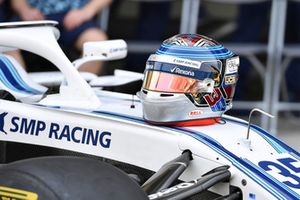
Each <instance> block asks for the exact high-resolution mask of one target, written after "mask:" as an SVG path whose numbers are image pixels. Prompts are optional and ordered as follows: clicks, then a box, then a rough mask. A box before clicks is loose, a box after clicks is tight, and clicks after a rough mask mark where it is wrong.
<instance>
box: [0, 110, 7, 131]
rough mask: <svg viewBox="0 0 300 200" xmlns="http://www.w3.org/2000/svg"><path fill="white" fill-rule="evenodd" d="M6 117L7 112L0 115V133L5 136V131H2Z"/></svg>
mask: <svg viewBox="0 0 300 200" xmlns="http://www.w3.org/2000/svg"><path fill="white" fill-rule="evenodd" d="M6 115H7V112H4V113H1V114H0V132H2V133H5V134H7V133H6V131H5V130H4V118H5V116H6Z"/></svg>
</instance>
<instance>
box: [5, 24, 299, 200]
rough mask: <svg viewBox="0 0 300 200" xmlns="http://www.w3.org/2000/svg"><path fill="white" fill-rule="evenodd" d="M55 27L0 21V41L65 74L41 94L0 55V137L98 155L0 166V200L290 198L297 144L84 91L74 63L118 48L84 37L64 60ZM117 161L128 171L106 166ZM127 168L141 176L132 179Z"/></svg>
mask: <svg viewBox="0 0 300 200" xmlns="http://www.w3.org/2000/svg"><path fill="white" fill-rule="evenodd" d="M55 25H56V22H53V21H41V22H15V23H3V24H1V25H0V45H1V46H3V47H5V48H11V47H14V48H20V49H23V50H26V51H30V52H32V53H35V54H37V55H40V56H42V57H44V58H46V59H47V60H49V61H50V62H52V63H53V64H55V65H56V66H57V68H58V69H59V70H60V71H61V72H62V73H63V75H64V78H65V79H64V80H63V81H62V83H61V85H60V88H59V92H58V93H57V94H52V93H50V94H49V92H47V90H48V89H47V88H46V87H45V86H42V85H40V84H38V83H35V82H33V81H32V80H31V79H30V77H29V76H28V74H27V73H26V72H25V71H24V70H23V69H22V68H21V67H20V66H19V65H18V63H17V62H16V61H15V60H14V59H13V58H12V57H9V56H6V55H1V56H0V67H1V68H0V88H1V97H2V99H1V100H0V140H1V141H2V142H1V144H2V145H3V144H5V142H15V143H25V144H31V145H40V146H47V147H52V148H56V149H64V150H70V151H73V152H79V153H82V154H85V155H93V156H95V157H99V158H101V159H94V158H93V159H91V158H86V157H84V158H82V157H80V158H78V157H76V158H74V157H66V156H58V157H49V158H47V157H43V158H33V159H28V160H22V161H17V162H13V163H8V164H2V165H0V197H2V199H219V200H220V199H224V200H225V199H244V200H250V199H251V200H255V199H300V161H299V158H300V154H299V153H298V152H297V151H295V150H294V149H292V148H290V147H289V146H288V145H286V144H284V143H283V142H281V141H280V140H278V139H277V138H276V137H274V136H273V135H272V134H270V133H268V132H267V131H265V130H263V129H262V128H260V127H258V126H255V125H251V124H249V123H248V122H246V121H244V120H241V119H238V118H235V117H231V116H228V115H222V117H221V119H220V121H218V122H217V123H215V124H213V125H208V126H173V125H172V126H170V125H154V124H153V123H149V122H148V121H147V120H145V119H144V118H143V105H142V102H141V101H140V100H139V99H138V98H137V97H136V96H134V95H129V94H123V93H117V92H110V91H104V90H100V89H99V88H97V87H96V88H92V87H91V85H89V84H88V83H87V82H86V81H85V80H84V79H83V78H82V77H81V76H80V75H79V73H78V71H77V70H76V68H75V67H74V65H75V66H77V67H79V66H80V65H81V64H82V63H85V62H88V61H90V60H110V59H118V58H122V57H123V56H125V55H126V45H125V44H124V43H123V42H122V41H117V42H116V41H114V42H113V43H110V42H108V43H107V45H106V47H105V48H104V47H103V49H105V50H103V49H102V50H99V48H98V46H99V44H100V43H99V44H98V43H90V44H87V46H86V47H85V50H84V57H83V58H82V60H78V61H76V62H74V63H73V64H72V63H71V62H70V61H69V60H68V59H67V58H66V56H65V55H64V53H63V52H62V50H61V48H60V47H59V45H58V43H57V41H56V39H57V38H58V36H59V33H58V31H57V29H56V28H55ZM97 45H98V46H97ZM104 46H105V45H104ZM101 48H102V46H101ZM191 64H193V63H191ZM187 65H188V64H187ZM129 74H130V73H129ZM124 77H126V78H128V79H130V80H131V79H139V77H137V76H134V77H135V78H132V76H131V75H128V76H123V78H124ZM126 78H125V79H126ZM125 82H126V81H125ZM191 114H195V115H197V114H199V113H197V111H194V112H193V113H191ZM247 132H248V133H247ZM1 150H2V151H5V148H1ZM106 161H107V162H106ZM119 164H120V165H122V164H124V165H128V166H130V167H131V168H132V169H133V171H131V172H127V171H126V170H123V171H120V170H119V169H116V166H119ZM124 171H125V172H126V173H124ZM137 171H145V172H149V173H150V175H149V176H147V180H145V181H142V180H141V176H140V174H139V173H138V172H137Z"/></svg>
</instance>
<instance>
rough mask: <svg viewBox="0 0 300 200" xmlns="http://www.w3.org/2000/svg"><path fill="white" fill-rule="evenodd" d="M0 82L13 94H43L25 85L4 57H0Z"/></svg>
mask: <svg viewBox="0 0 300 200" xmlns="http://www.w3.org/2000/svg"><path fill="white" fill-rule="evenodd" d="M0 80H1V82H2V83H3V84H4V85H5V86H6V87H7V88H9V89H11V90H12V91H15V92H23V93H29V94H43V93H44V92H42V91H39V90H36V89H34V88H32V87H31V86H29V85H28V84H26V83H25V82H24V80H23V79H22V78H21V76H20V75H19V73H18V72H17V71H16V69H15V68H14V66H13V64H12V63H11V61H10V60H9V59H8V58H6V57H5V56H0Z"/></svg>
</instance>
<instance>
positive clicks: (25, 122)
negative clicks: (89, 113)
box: [0, 113, 112, 148]
mask: <svg viewBox="0 0 300 200" xmlns="http://www.w3.org/2000/svg"><path fill="white" fill-rule="evenodd" d="M6 114H7V113H6ZM6 114H5V115H6ZM1 115H3V113H2V114H1ZM1 115H0V116H1ZM5 115H4V116H5ZM9 124H10V127H9V129H6V130H9V132H11V133H18V134H26V135H32V136H40V135H42V134H43V135H45V134H46V135H47V137H48V138H49V139H53V140H61V141H67V142H72V143H77V144H86V145H93V146H100V147H102V148H110V144H111V135H112V134H111V132H109V131H100V130H97V129H91V128H86V127H81V126H71V125H68V124H64V125H62V124H58V123H55V122H44V121H42V120H36V119H27V118H21V117H18V116H13V117H12V118H11V121H10V123H9ZM1 127H2V130H0V131H1V132H4V133H6V131H5V130H4V128H3V127H4V117H2V123H1V118H0V129H1Z"/></svg>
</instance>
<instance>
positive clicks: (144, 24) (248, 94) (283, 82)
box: [1, 0, 300, 150]
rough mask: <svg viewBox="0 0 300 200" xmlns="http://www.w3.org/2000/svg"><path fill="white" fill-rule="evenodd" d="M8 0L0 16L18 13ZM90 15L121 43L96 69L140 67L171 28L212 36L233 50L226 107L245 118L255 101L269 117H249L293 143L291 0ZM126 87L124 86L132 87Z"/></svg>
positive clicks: (28, 59)
mask: <svg viewBox="0 0 300 200" xmlns="http://www.w3.org/2000/svg"><path fill="white" fill-rule="evenodd" d="M15 1H17V2H21V1H26V0H15ZM91 1H101V0H91ZM103 1H104V0H103ZM12 2H13V0H11V1H9V0H5V1H2V11H1V16H2V18H3V19H4V20H5V21H11V20H13V19H16V18H15V16H18V15H19V19H20V18H21V19H24V18H23V17H22V16H23V15H22V12H20V10H19V9H18V8H17V7H18V6H17V7H16V6H12V5H11V4H12ZM28 2H29V3H31V5H33V4H34V0H28ZM37 2H38V1H37ZM20 16H21V17H20ZM45 16H46V14H45ZM92 18H93V20H94V21H95V23H96V25H97V26H98V28H99V29H100V30H101V31H102V32H104V33H106V37H107V38H109V39H124V40H125V41H126V42H127V43H128V50H129V53H128V56H127V58H126V59H123V60H120V61H113V62H107V63H102V64H101V65H102V66H101V72H99V73H98V75H108V74H113V71H114V69H126V70H130V71H135V72H141V73H142V72H143V71H144V65H145V62H146V60H147V58H148V56H149V55H150V54H151V53H154V52H155V51H156V49H157V48H158V47H159V45H160V44H161V42H162V41H163V40H164V39H166V38H169V37H171V36H173V35H176V34H178V33H198V34H201V35H206V36H208V37H211V38H213V39H215V40H217V41H218V42H220V43H221V44H223V45H224V46H225V47H227V48H228V49H230V50H232V51H234V52H235V53H236V54H237V55H239V56H240V58H241V63H240V68H239V76H240V77H239V82H238V87H237V91H236V95H235V99H234V105H233V109H232V110H231V111H230V112H228V114H231V115H234V116H238V117H242V118H244V119H248V114H249V112H250V110H251V109H252V108H255V107H257V108H261V109H263V110H265V111H267V112H268V113H271V114H273V115H274V116H275V118H274V119H269V118H266V117H261V116H260V115H257V116H256V115H255V117H254V120H253V121H254V123H256V124H258V125H261V126H263V127H264V128H266V129H267V130H270V131H271V132H273V133H274V134H277V135H278V136H279V137H280V138H281V139H282V140H284V141H285V142H287V143H288V144H290V145H291V146H292V147H294V148H296V149H297V150H300V144H299V143H298V141H300V140H299V139H300V134H299V128H300V123H299V122H300V83H299V81H298V80H299V78H298V76H299V75H300V62H299V57H300V46H298V45H299V42H300V26H299V24H300V1H299V0H148V1H147V0H114V1H107V4H105V5H103V6H102V7H99V9H98V12H97V13H96V14H95V15H94V16H92ZM104 39H106V38H105V37H104ZM64 50H65V52H66V54H67V55H68V57H69V58H70V60H71V61H72V60H75V59H76V58H78V57H80V55H81V54H80V49H78V48H76V47H69V46H68V47H64ZM21 55H22V57H23V58H24V62H25V64H24V65H26V69H27V71H29V72H31V71H49V70H55V68H54V67H53V66H52V65H51V64H50V63H47V62H46V61H45V60H42V59H41V58H39V57H36V56H33V55H28V53H27V52H21ZM139 87H140V85H137V86H136V88H139ZM130 88H131V91H129V92H131V93H135V92H136V91H135V90H136V89H133V88H134V87H132V86H131V87H130ZM298 137H299V138H298Z"/></svg>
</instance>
